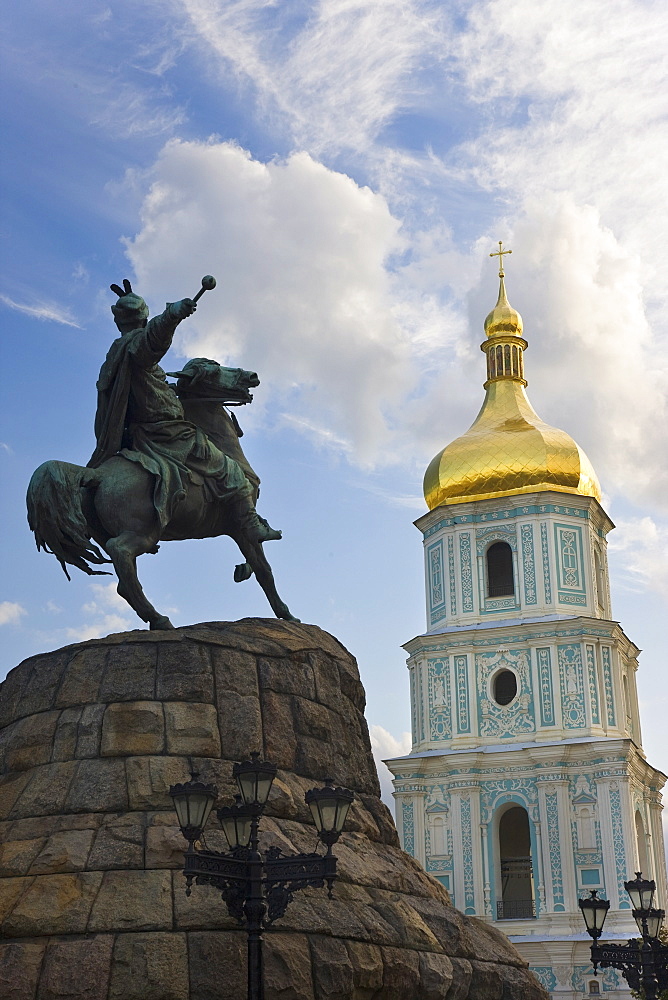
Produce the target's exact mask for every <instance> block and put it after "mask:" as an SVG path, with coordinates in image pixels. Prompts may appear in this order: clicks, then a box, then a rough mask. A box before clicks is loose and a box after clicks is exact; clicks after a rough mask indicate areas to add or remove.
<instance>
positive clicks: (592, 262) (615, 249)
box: [490, 193, 668, 506]
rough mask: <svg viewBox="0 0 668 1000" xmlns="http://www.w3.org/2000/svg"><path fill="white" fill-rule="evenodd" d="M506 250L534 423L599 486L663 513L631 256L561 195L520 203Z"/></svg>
mask: <svg viewBox="0 0 668 1000" xmlns="http://www.w3.org/2000/svg"><path fill="white" fill-rule="evenodd" d="M510 228H511V224H510V223H508V229H510ZM506 231H507V230H506ZM490 242H491V241H490ZM510 245H511V246H512V247H513V248H514V250H515V251H516V254H515V256H514V257H513V259H512V261H511V263H510V264H509V265H508V267H507V285H508V289H509V295H510V299H511V301H512V303H513V305H515V306H516V307H517V308H519V309H520V311H521V312H522V315H523V318H524V332H525V336H526V338H527V340H528V342H529V351H528V352H527V356H526V359H525V363H526V372H527V378H528V380H529V394H530V397H531V399H532V402H533V403H534V405H535V406H536V409H537V410H538V412H539V414H540V416H541V417H542V418H543V419H545V420H548V422H550V423H553V424H555V425H556V426H558V427H562V428H564V429H565V430H567V431H569V433H571V434H572V435H573V437H574V438H575V439H576V440H577V441H578V443H579V444H580V445H581V446H582V447H584V448H585V450H586V451H587V452H588V454H589V457H590V458H591V459H592V461H593V462H594V467H595V468H596V470H597V472H598V474H599V476H600V478H601V480H602V482H603V485H604V487H605V488H606V489H608V490H610V491H612V492H619V493H623V494H625V495H626V496H627V497H629V498H630V499H632V500H635V501H636V502H637V501H640V502H645V503H646V502H652V503H654V504H655V505H657V506H665V503H666V496H668V470H667V469H666V463H665V462H664V461H663V455H664V448H665V440H664V427H665V423H666V419H667V418H668V406H667V392H666V390H667V388H668V380H667V379H666V370H665V369H664V367H663V364H662V362H661V358H662V356H664V351H663V350H662V349H661V347H660V345H659V344H658V343H656V342H654V341H653V339H652V335H651V329H650V326H649V323H648V320H647V316H646V314H645V302H644V295H645V290H644V287H643V274H642V268H641V265H640V261H639V260H638V257H637V256H636V255H633V254H631V253H630V252H629V251H628V249H627V248H626V246H625V245H624V244H623V243H622V242H620V241H619V240H618V239H617V238H616V237H615V235H614V233H613V232H612V231H611V230H610V229H609V228H608V227H606V226H604V225H603V224H602V222H601V219H600V216H599V214H598V212H597V211H596V210H595V209H594V208H592V207H591V206H585V207H582V206H577V205H576V204H575V203H574V202H573V200H572V198H571V197H570V196H569V195H566V194H550V193H545V194H544V195H543V196H542V198H541V199H538V198H535V199H533V198H532V199H528V200H527V202H526V204H525V210H524V211H523V213H522V215H521V216H520V218H519V219H517V221H516V222H515V224H514V234H513V237H512V242H511V244H510ZM490 304H491V303H490ZM667 360H668V359H667Z"/></svg>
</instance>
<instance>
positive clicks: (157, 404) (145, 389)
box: [88, 306, 250, 528]
mask: <svg viewBox="0 0 668 1000" xmlns="http://www.w3.org/2000/svg"><path fill="white" fill-rule="evenodd" d="M178 323H179V320H178V319H177V318H176V317H174V316H173V314H172V312H171V310H170V308H169V306H167V309H166V310H165V312H164V313H162V314H161V315H160V316H156V317H154V318H153V319H151V320H149V322H148V323H147V324H146V326H145V327H139V328H137V329H136V330H132V331H130V332H129V333H125V334H123V336H121V337H118V338H117V339H116V340H115V341H114V342H113V344H112V345H111V347H110V349H109V352H108V354H107V357H106V359H105V361H104V364H103V365H102V368H101V369H100V377H99V379H98V382H97V391H98V397H97V399H98V403H97V411H96V414H95V436H96V438H97V446H96V448H95V451H94V452H93V454H92V456H91V458H90V460H89V462H88V466H89V467H90V468H97V467H98V466H100V465H101V464H102V463H103V462H105V461H106V460H107V459H109V458H111V457H113V456H114V455H118V454H120V455H122V456H123V458H126V459H128V460H129V461H131V462H137V463H138V464H140V465H141V466H143V468H144V469H146V471H147V472H150V473H151V474H152V475H153V476H154V477H155V485H154V492H153V503H154V506H155V509H156V512H157V514H158V518H159V520H160V526H161V528H164V526H165V525H166V524H167V523H168V522H169V521H170V520H171V518H172V516H173V513H174V510H175V508H176V506H177V505H178V503H179V502H180V501H181V500H182V499H183V498H184V497H185V495H186V491H187V487H188V485H189V483H190V482H193V483H196V484H197V485H203V486H204V487H205V495H206V496H207V498H208V499H214V498H220V497H229V496H231V495H232V494H234V493H237V492H239V491H241V490H243V491H247V490H249V489H250V487H249V485H248V480H247V479H246V476H245V475H244V472H243V469H242V468H241V466H240V465H239V463H238V462H236V461H235V460H234V459H232V458H229V457H228V456H227V455H224V454H223V453H222V452H221V451H220V450H219V449H218V448H217V447H216V446H215V445H214V444H213V443H212V442H211V441H210V440H209V439H208V438H207V436H206V434H204V432H203V431H202V430H201V429H200V428H199V427H197V426H196V425H195V424H193V423H191V422H190V421H188V420H186V419H185V415H184V412H183V407H182V405H181V401H180V400H179V398H178V396H177V395H176V393H175V392H174V390H173V388H172V387H171V386H170V385H169V384H168V383H167V380H166V377H165V372H164V371H163V370H162V368H160V366H159V365H158V361H159V360H160V359H161V358H162V357H163V355H164V354H166V352H167V351H168V349H169V347H170V346H171V342H172V338H173V336H174V331H175V330H176V327H177V325H178Z"/></svg>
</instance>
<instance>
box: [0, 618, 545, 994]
mask: <svg viewBox="0 0 668 1000" xmlns="http://www.w3.org/2000/svg"><path fill="white" fill-rule="evenodd" d="M363 711H364V689H363V687H362V685H361V683H360V679H359V674H358V671H357V665H356V663H355V661H354V659H353V658H352V657H351V656H350V654H349V653H348V652H347V651H346V650H345V649H344V648H343V647H342V646H341V645H340V644H339V643H338V642H337V641H336V640H335V639H333V638H332V637H331V636H330V635H328V634H327V633H325V632H322V631H321V630H320V629H318V628H316V627H314V626H308V625H297V624H292V623H286V622H280V621H276V620H273V619H272V620H265V619H246V620H244V621H241V622H236V623H223V622H214V623H210V624H206V625H196V626H192V627H189V628H182V629H177V630H176V631H173V632H164V633H155V632H128V633H124V634H121V635H112V636H109V637H107V638H106V639H99V640H92V641H90V642H84V643H79V644H77V645H73V646H68V647H66V648H65V649H62V650H58V651H56V652H53V653H48V654H44V655H42V656H35V657H32V658H31V659H29V660H26V661H25V662H24V663H22V664H20V665H19V666H18V667H16V668H15V669H14V670H12V671H11V673H10V674H9V675H8V677H7V679H6V681H5V682H4V683H3V684H2V686H1V687H0V727H2V729H1V730H0V773H1V774H2V777H1V779H0V845H1V846H0V876H1V877H0V921H1V926H2V932H1V938H2V940H1V941H0V995H1V996H2V997H3V998H4V1000H57V998H58V1000H63V998H69V1000H241V998H243V997H244V996H245V995H246V994H245V989H246V987H245V981H246V971H245V968H246V961H245V947H246V937H245V933H244V932H243V930H241V929H239V927H238V925H237V924H236V923H235V922H234V921H232V920H231V919H230V918H229V916H228V915H227V910H226V907H225V904H224V903H223V902H222V901H221V899H220V897H219V895H218V894H217V893H216V891H215V890H214V889H213V888H211V887H209V886H195V887H193V893H192V896H191V897H190V898H189V899H188V898H186V895H185V892H184V879H183V876H182V875H181V873H180V871H179V870H178V869H179V868H180V867H181V864H182V851H183V847H184V842H183V840H182V838H181V835H180V832H179V830H178V827H177V825H176V817H175V814H174V812H173V810H172V805H171V800H170V798H169V795H168V789H169V785H170V784H172V783H174V782H177V781H184V780H186V779H187V778H188V774H189V769H190V767H191V766H194V767H195V769H196V770H198V771H199V772H200V774H201V776H202V778H203V780H206V781H215V782H216V784H217V785H218V788H219V792H220V797H221V799H226V798H227V799H231V796H232V794H233V791H234V789H233V783H232V778H231V773H232V762H233V761H235V760H241V759H242V758H245V757H247V755H248V754H249V752H250V751H251V750H255V749H258V750H260V751H261V753H262V754H263V756H265V757H266V758H268V759H269V760H272V761H274V762H275V763H276V764H277V765H278V768H279V771H278V777H277V779H276V781H275V783H274V787H273V790H272V796H271V799H270V802H269V805H268V808H267V811H266V815H265V818H264V819H263V822H262V828H263V831H264V832H263V836H262V846H263V847H265V848H266V847H268V846H270V845H272V844H275V845H278V846H279V847H281V848H282V849H283V850H285V851H310V850H313V849H314V847H315V842H316V840H315V833H314V828H313V825H312V822H311V817H310V813H309V812H308V809H307V807H306V806H305V804H304V792H305V791H306V790H307V789H308V788H310V787H312V786H313V785H315V784H316V783H319V782H321V781H322V779H323V778H325V777H327V776H329V775H331V776H332V777H334V778H335V780H336V782H337V784H342V785H347V786H348V787H350V788H352V789H353V790H354V792H355V794H356V802H355V804H354V806H353V808H352V809H351V812H350V814H349V820H348V823H347V832H346V833H345V834H344V836H343V837H342V839H341V841H340V842H339V844H337V846H336V849H335V853H336V855H337V857H338V858H339V873H340V877H339V879H338V881H337V883H336V885H335V890H334V895H335V898H334V899H333V900H328V899H327V895H326V892H325V891H324V890H317V889H307V890H304V891H302V892H300V893H298V894H297V896H296V897H295V900H294V902H293V903H292V905H291V906H290V908H289V909H288V911H287V914H286V915H285V917H283V918H282V919H281V920H279V921H277V923H276V924H275V925H274V926H273V927H272V928H270V929H269V930H268V931H267V933H266V937H265V942H266V944H265V955H266V994H267V1000H279V998H280V1000H408V998H415V1000H418V998H419V1000H465V998H469V1000H511V998H512V1000H542V998H544V997H546V996H547V994H545V993H544V991H543V990H542V988H541V987H540V986H539V985H538V983H537V982H536V980H535V979H534V978H533V977H532V976H531V975H530V973H529V972H528V971H527V970H526V968H525V965H524V962H523V961H522V960H521V959H520V957H519V955H518V954H517V952H516V951H515V950H514V949H513V947H512V946H511V945H510V944H509V943H508V941H507V940H506V939H505V938H504V937H503V936H502V935H500V934H499V933H498V932H496V931H495V930H494V929H492V928H490V927H489V926H487V925H485V924H484V923H482V922H480V921H478V920H476V919H474V918H466V917H464V916H462V915H461V914H460V913H459V912H458V911H457V910H455V909H454V908H453V907H452V906H451V904H450V902H449V899H448V896H447V893H446V892H445V890H444V889H443V888H442V887H441V886H440V885H439V884H438V883H437V882H436V881H435V880H433V879H432V878H431V877H430V876H428V875H426V874H425V872H424V871H422V869H421V868H420V867H419V865H418V864H417V863H416V862H415V861H414V860H413V859H412V858H411V857H409V856H408V855H407V854H404V853H403V852H402V851H401V850H400V849H399V846H398V840H397V834H396V830H395V828H394V824H393V822H392V819H391V816H390V813H389V811H388V809H387V808H386V807H385V806H384V805H383V804H382V803H381V801H380V798H379V787H378V779H377V776H376V770H375V767H374V763H373V759H372V756H371V749H370V745H369V738H368V733H367V727H366V722H365V719H364V715H363ZM216 828H217V822H216V821H215V820H212V821H210V824H209V828H208V829H207V839H208V842H209V846H211V847H213V848H218V849H223V847H224V843H223V836H222V833H221V832H220V831H219V830H217V829H216Z"/></svg>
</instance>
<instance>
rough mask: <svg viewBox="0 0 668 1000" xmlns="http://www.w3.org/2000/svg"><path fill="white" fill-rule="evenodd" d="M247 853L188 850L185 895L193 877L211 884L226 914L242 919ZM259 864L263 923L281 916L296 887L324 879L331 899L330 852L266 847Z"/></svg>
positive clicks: (318, 883)
mask: <svg viewBox="0 0 668 1000" xmlns="http://www.w3.org/2000/svg"><path fill="white" fill-rule="evenodd" d="M248 854H249V852H248V851H247V850H246V849H237V850H236V851H234V852H233V853H229V854H225V853H223V852H219V851H209V850H206V851H201V850H200V851H198V850H192V851H188V852H187V853H186V855H185V867H184V869H183V874H184V876H185V878H186V895H190V891H191V889H190V886H191V885H192V882H193V881H195V882H196V883H197V885H211V886H213V887H214V888H215V889H217V890H218V891H219V892H220V894H221V896H222V898H223V901H224V902H225V905H226V906H227V911H228V913H229V914H230V916H231V917H232V918H233V919H234V920H237V921H238V922H239V923H240V924H243V923H245V922H246V919H247V917H246V913H245V911H244V901H245V899H246V896H247V887H248V882H249V878H250V871H249V863H248V862H249V857H248ZM261 868H262V884H263V887H264V896H265V899H266V902H267V910H266V915H265V916H264V919H263V924H264V925H265V926H268V925H269V924H271V923H273V922H274V920H278V919H279V917H282V916H284V914H285V912H286V910H287V908H288V906H289V905H290V903H291V902H292V899H293V897H294V894H295V892H298V891H299V890H300V889H306V888H307V887H308V886H313V887H314V888H322V887H323V886H324V885H325V883H326V884H327V888H328V893H329V897H330V899H331V896H332V886H333V884H334V880H335V879H336V858H335V857H334V855H333V854H325V855H322V854H317V853H315V852H314V853H311V854H289V855H283V854H282V853H281V851H280V849H279V848H277V847H270V848H269V850H268V851H267V853H266V855H265V857H264V859H263V860H262V862H261Z"/></svg>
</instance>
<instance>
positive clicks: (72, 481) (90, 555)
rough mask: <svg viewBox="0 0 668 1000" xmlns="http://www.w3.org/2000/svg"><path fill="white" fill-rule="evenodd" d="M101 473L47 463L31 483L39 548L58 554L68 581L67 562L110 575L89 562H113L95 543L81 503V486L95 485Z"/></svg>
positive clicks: (31, 518)
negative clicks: (92, 567)
mask: <svg viewBox="0 0 668 1000" xmlns="http://www.w3.org/2000/svg"><path fill="white" fill-rule="evenodd" d="M97 475H98V474H97V473H96V472H95V471H94V470H92V469H84V468H82V467H81V466H79V465H71V464H70V463H69V462H44V464H43V465H40V467H39V469H35V471H34V473H33V475H32V478H31V480H30V484H29V486H28V495H27V497H26V503H27V505H28V524H29V525H30V528H31V529H32V531H33V533H34V535H35V542H36V544H37V548H38V549H44V551H45V552H50V553H52V554H53V555H54V556H55V557H56V559H57V560H58V562H59V563H60V565H61V566H62V567H63V572H64V573H65V576H66V577H67V579H68V580H69V579H70V574H69V573H68V572H67V565H66V564H67V563H69V564H70V566H76V567H77V569H80V570H83V572H84V573H88V574H89V576H109V575H110V574H108V573H105V572H104V570H95V569H91V567H90V566H89V565H88V563H94V564H96V565H99V564H101V563H106V562H111V560H110V559H107V558H106V557H105V556H104V555H103V554H102V552H100V550H99V549H98V547H97V546H96V545H94V544H93V542H91V540H90V528H89V526H88V522H87V521H86V517H85V515H84V512H83V508H82V506H81V488H82V487H83V486H92V485H94V483H95V481H96V478H97Z"/></svg>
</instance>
